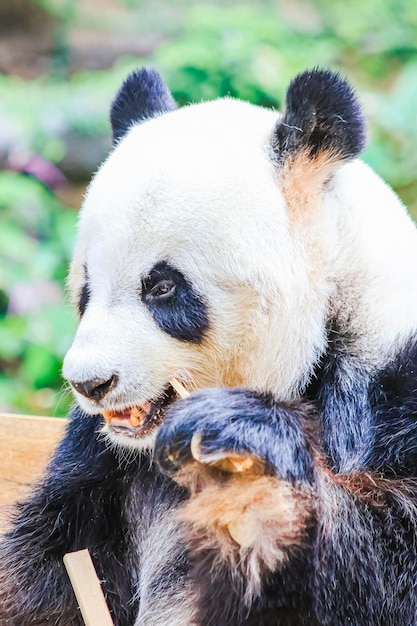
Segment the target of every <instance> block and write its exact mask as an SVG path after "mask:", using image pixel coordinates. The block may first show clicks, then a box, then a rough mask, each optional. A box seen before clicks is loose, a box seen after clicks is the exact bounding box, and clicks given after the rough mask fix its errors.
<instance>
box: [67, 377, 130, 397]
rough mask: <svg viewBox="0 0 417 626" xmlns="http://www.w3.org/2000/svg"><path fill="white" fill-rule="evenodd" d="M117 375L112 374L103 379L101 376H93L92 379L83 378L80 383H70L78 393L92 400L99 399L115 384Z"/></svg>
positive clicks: (117, 378)
mask: <svg viewBox="0 0 417 626" xmlns="http://www.w3.org/2000/svg"><path fill="white" fill-rule="evenodd" d="M118 380H119V377H118V376H117V374H113V376H111V378H109V379H108V380H104V379H103V378H93V380H85V381H83V382H80V383H75V382H73V381H70V382H71V385H72V386H73V387H74V389H76V390H77V391H78V392H79V393H82V395H83V396H85V397H86V398H91V399H92V400H101V399H102V398H104V396H105V395H106V394H107V393H109V391H110V389H113V387H115V386H116V385H117V382H118Z"/></svg>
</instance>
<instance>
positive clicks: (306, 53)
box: [0, 0, 417, 414]
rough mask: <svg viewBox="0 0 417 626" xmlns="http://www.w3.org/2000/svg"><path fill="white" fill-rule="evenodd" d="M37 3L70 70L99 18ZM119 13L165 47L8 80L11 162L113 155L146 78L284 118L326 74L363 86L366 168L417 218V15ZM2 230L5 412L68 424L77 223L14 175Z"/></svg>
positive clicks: (380, 1) (143, 6) (358, 1)
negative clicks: (86, 67) (121, 105)
mask: <svg viewBox="0 0 417 626" xmlns="http://www.w3.org/2000/svg"><path fill="white" fill-rule="evenodd" d="M33 1H37V2H38V3H39V4H41V5H42V6H43V7H44V8H46V9H47V10H48V11H50V12H51V13H52V14H53V15H54V16H55V17H56V18H57V20H58V30H57V41H58V40H59V46H58V47H57V55H58V56H59V55H60V56H59V63H61V65H62V64H65V63H68V64H69V62H70V59H69V56H68V54H67V53H68V50H69V47H68V41H67V40H68V36H69V34H70V33H71V29H72V28H74V27H75V26H74V25H76V24H77V23H78V24H80V23H81V24H82V20H83V19H85V20H87V21H88V20H89V21H88V24H89V25H90V26H91V15H89V16H88V18H87V17H84V18H83V15H84V14H83V11H84V10H85V5H84V3H80V2H78V3H77V2H73V1H72V0H33ZM119 2H120V4H119V6H120V8H121V9H122V10H123V12H124V13H122V14H121V15H122V17H123V15H127V16H128V18H127V21H125V22H123V20H122V17H120V18H118V21H117V27H118V28H121V29H122V30H123V29H125V31H126V32H132V30H134V29H137V30H138V33H139V34H140V33H147V32H149V31H152V30H154V31H156V32H157V34H158V35H161V41H160V43H159V44H158V45H157V46H156V48H155V49H154V51H153V52H152V53H151V54H150V56H149V57H148V58H147V59H145V60H143V59H132V58H123V57H121V58H119V60H118V61H117V62H116V63H115V65H114V66H113V67H112V68H110V69H109V70H106V71H94V72H93V71H89V72H87V71H79V72H76V73H74V74H72V75H70V74H69V65H68V67H66V68H63V69H65V71H63V72H61V73H60V72H52V73H51V75H50V76H45V77H41V78H39V79H37V80H34V81H31V82H28V81H22V80H20V79H18V78H16V77H12V76H8V77H5V76H0V121H2V122H3V124H2V126H3V128H4V129H6V131H5V134H4V136H5V137H6V139H7V137H9V142H10V144H11V147H12V149H13V150H16V149H17V150H19V151H25V150H27V151H30V152H34V153H37V154H40V155H42V156H43V157H44V158H45V159H48V160H50V161H52V162H54V163H56V164H58V166H60V164H61V163H62V162H63V160H64V159H65V158H66V157H67V156H68V153H69V151H70V149H71V148H70V146H69V143H68V136H72V135H74V134H75V135H76V136H78V137H85V138H87V139H88V138H89V137H92V138H93V139H94V142H95V143H96V144H97V145H98V143H99V141H98V140H99V138H101V139H103V138H105V140H106V141H107V145H109V124H108V108H109V103H110V102H111V99H112V97H113V95H114V93H115V92H116V90H117V88H118V86H119V85H120V83H121V81H122V80H123V78H124V76H125V75H126V74H127V73H128V72H129V71H130V70H131V69H133V68H134V67H136V66H138V65H142V64H147V65H153V66H155V67H157V68H158V69H159V70H160V71H161V72H162V74H163V75H164V77H165V79H166V81H167V82H168V84H169V85H170V86H171V87H172V88H173V93H174V96H175V97H176V99H177V100H178V102H179V103H180V104H185V103H188V102H191V101H200V100H205V99H210V98H215V97H218V96H224V95H230V96H233V97H239V98H243V99H246V100H249V101H251V102H253V103H255V104H260V105H263V106H267V107H277V108H281V107H282V106H283V104H284V103H283V97H284V95H285V89H286V87H287V85H288V82H289V81H290V79H291V78H292V77H293V76H294V75H295V74H296V73H297V72H299V71H302V70H303V69H305V68H306V67H313V66H322V67H329V68H333V69H336V70H340V71H341V72H342V73H343V74H344V75H346V76H348V78H349V79H350V80H351V81H352V82H353V84H354V85H355V86H356V87H357V90H358V93H359V95H360V98H361V100H362V103H363V106H364V109H365V112H366V115H367V117H368V119H369V125H370V132H369V135H370V137H369V144H368V148H367V150H366V152H365V154H364V158H365V160H367V161H368V162H369V163H370V164H371V165H372V166H373V167H374V168H375V169H376V171H377V172H379V173H380V174H381V175H382V176H383V177H384V178H385V179H386V180H387V181H388V182H389V183H390V184H391V185H392V186H393V187H394V188H395V189H396V190H397V192H398V193H399V194H400V195H401V197H402V198H403V199H404V201H405V202H406V204H407V205H408V206H409V207H410V209H411V212H412V214H413V215H414V216H415V217H417V177H416V174H415V173H416V171H417V151H416V149H415V146H416V145H417V123H416V122H417V113H416V112H417V3H416V2H411V1H410V0H366V2H364V0H350V2H349V3H348V4H346V3H345V2H341V1H340V0H335V1H334V0H295V1H294V0H263V1H259V2H253V1H252V0H246V1H244V0H242V1H240V2H234V1H232V0H218V1H217V2H216V1H214V0H213V1H212V2H209V1H200V2H193V3H192V2H189V1H188V0H173V1H172V2H170V3H167V2H166V1H165V2H164V1H163V0H152V1H151V0H119ZM97 20H98V22H99V23H100V24H101V27H102V28H103V33H104V31H106V29H107V31H108V30H109V29H111V28H112V24H111V23H109V24H108V23H105V17H104V15H97ZM86 23H87V22H86ZM138 36H140V35H138ZM103 37H104V38H105V35H103ZM103 45H105V44H103ZM65 50H66V51H67V52H66V53H65V54H64V53H63V52H62V51H65ZM63 76H66V79H65V80H64V79H63ZM3 141H4V139H3ZM94 142H93V143H94ZM0 152H1V142H0ZM104 156H105V155H104V154H102V155H101V157H100V158H102V157H104ZM82 157H83V154H80V159H81V158H82ZM96 165H98V163H97V164H95V165H94V167H95V166H96ZM0 218H1V221H2V227H1V229H0V346H1V348H0V405H1V406H2V407H3V408H7V407H9V408H14V409H17V410H20V411H29V412H38V413H42V412H46V413H50V414H63V413H65V410H66V408H67V406H68V401H69V400H68V396H64V397H62V398H61V395H62V394H61V392H60V391H59V390H60V386H61V378H60V373H59V372H60V363H61V360H62V356H63V354H64V353H65V349H66V348H67V346H68V345H69V343H70V338H71V335H72V333H73V329H74V324H75V320H74V317H73V316H72V314H71V312H70V311H69V309H68V306H67V304H65V301H64V296H63V286H62V285H63V281H64V276H65V273H66V266H67V262H68V259H69V257H70V249H71V245H72V238H73V234H74V221H75V215H74V212H73V211H71V210H69V209H67V208H65V207H63V206H61V205H60V204H59V202H58V201H57V200H56V199H55V198H54V196H53V194H51V193H50V192H48V191H47V190H46V189H45V188H44V187H42V186H41V185H40V184H39V183H37V182H35V181H34V180H31V179H28V178H25V177H24V176H23V175H22V174H17V173H14V174H13V173H10V172H9V173H2V174H0ZM22 285H23V287H25V286H26V288H27V289H28V285H35V286H38V287H39V294H38V295H39V298H36V297H33V294H32V295H30V294H29V292H28V294H29V295H28V308H27V310H24V307H23V309H22V310H21V311H20V313H17V312H16V311H14V309H13V306H12V305H13V301H14V299H16V292H19V289H20V290H21V287H22ZM48 285H49V287H51V286H52V287H54V288H55V292H54V293H55V296H56V297H55V299H54V297H52V296H51V294H50V291H51V290H49V291H48V289H47V286H48ZM16 290H17V291H16ZM23 292H24V289H23ZM52 292H53V290H52ZM48 294H49V295H48ZM57 294H58V295H57ZM48 298H49V300H48ZM60 394H61V395H60Z"/></svg>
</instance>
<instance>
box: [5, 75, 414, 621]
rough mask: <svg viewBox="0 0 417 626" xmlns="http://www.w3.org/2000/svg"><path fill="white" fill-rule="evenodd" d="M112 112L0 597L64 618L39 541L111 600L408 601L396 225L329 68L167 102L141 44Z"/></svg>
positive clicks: (397, 206) (187, 611)
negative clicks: (63, 410)
mask: <svg viewBox="0 0 417 626" xmlns="http://www.w3.org/2000/svg"><path fill="white" fill-rule="evenodd" d="M111 123H112V130H113V140H114V148H113V150H112V152H111V154H110V155H109V157H108V158H107V160H106V161H105V163H104V164H103V165H102V166H101V168H100V169H99V171H98V172H97V174H96V175H95V176H94V179H93V181H92V183H91V185H90V187H89V189H88V192H87V195H86V198H85V202H84V205H83V207H82V211H81V214H80V219H79V225H78V237H77V242H76V247H75V253H74V259H73V262H72V266H71V270H70V277H69V287H70V293H71V296H72V299H73V302H74V304H75V307H76V308H77V309H78V314H79V318H80V319H79V326H78V330H77V332H76V335H75V339H74V342H73V345H72V347H71V348H70V350H69V351H68V354H67V355H66V358H65V361H64V366H63V371H64V375H65V377H66V378H67V379H68V381H69V382H70V383H71V385H72V388H73V390H74V394H75V399H76V402H77V408H75V409H74V412H73V415H72V419H71V421H70V423H69V426H68V431H67V433H66V436H65V438H64V439H63V441H62V443H61V444H60V445H59V447H58V449H57V451H56V454H55V456H54V458H53V460H52V461H51V463H50V466H49V468H48V470H47V472H46V475H45V477H44V478H43V480H42V481H41V482H40V484H38V485H37V486H36V487H35V489H34V491H33V493H32V494H31V496H30V497H29V498H28V499H27V500H26V501H25V502H23V503H21V504H20V505H19V508H18V511H17V512H16V514H15V517H14V521H13V525H12V527H11V530H10V531H9V532H8V533H7V535H6V536H5V537H4V539H3V542H2V546H1V554H0V568H1V585H0V623H1V624H2V626H5V625H8V626H26V625H29V624H30V625H36V626H46V625H52V624H56V625H59V626H76V625H78V626H79V625H81V624H82V619H81V615H80V613H79V610H78V608H77V603H76V600H75V598H74V596H73V593H72V589H71V586H70V584H69V581H68V579H67V576H66V573H65V570H64V568H63V564H62V557H63V555H64V554H65V553H66V552H70V551H73V550H77V549H83V548H88V549H89V551H90V553H91V555H92V558H93V560H94V563H95V566H96V569H97V571H98V574H99V577H100V579H101V581H102V586H103V590H104V592H105V596H106V600H107V602H108V605H109V607H110V610H111V613H112V617H113V621H114V624H115V625H116V626H165V625H168V624H169V625H170V626H191V625H195V626H223V625H228V626H244V625H245V626H250V625H256V626H284V625H285V626H291V625H293V626H314V625H320V626H347V625H348V624H349V625H351V626H354V625H356V626H412V625H414V624H417V593H416V581H417V553H416V550H417V532H416V526H417V483H416V467H417V381H416V373H415V372H416V366H417V351H416V329H417V280H416V277H415V274H416V268H417V234H416V229H415V227H414V225H413V223H412V221H411V220H410V218H409V217H408V215H407V214H406V211H405V209H404V207H403V206H402V204H401V202H400V201H399V200H398V198H397V197H396V196H395V194H394V193H393V192H392V191H391V190H390V188H389V187H388V186H387V185H386V184H385V183H384V182H383V181H382V180H381V179H380V178H379V177H378V176H377V175H376V174H375V173H374V172H373V171H372V170H371V169H370V168H369V167H367V166H366V165H365V164H364V163H363V162H361V161H360V160H358V158H357V157H358V155H359V154H360V152H361V150H362V148H363V146H364V143H365V123H364V119H363V114H362V112H361V108H360V106H359V104H358V101H357V98H356V96H355V94H354V92H353V90H352V88H351V87H350V85H349V84H348V83H347V82H346V81H345V80H344V79H343V78H342V77H340V76H339V75H338V74H335V73H332V72H329V71H326V70H320V69H314V70H311V71H306V72H303V73H302V74H300V75H298V76H296V77H295V78H294V79H293V81H292V82H291V84H290V85H289V88H288V91H287V95H286V104H285V110H284V112H283V113H282V114H280V113H277V112H275V111H273V110H266V109H262V108H259V107H256V106H252V105H250V104H248V103H246V102H241V101H237V100H233V99H231V98H225V99H220V100H216V101H214V102H204V103H201V104H196V105H190V106H185V107H183V108H180V109H177V107H176V104H175V102H174V100H173V98H172V96H171V94H170V92H169V90H168V89H167V87H166V86H165V84H164V83H163V81H162V79H161V78H160V76H159V74H158V73H157V72H155V71H154V70H149V69H142V70H140V71H136V72H134V73H132V74H131V75H130V76H129V77H128V78H127V80H126V81H125V83H124V84H123V85H122V87H121V89H120V91H119V92H118V94H117V96H116V98H115V100H114V102H113V104H112V108H111ZM173 379H174V380H175V381H177V383H178V382H179V383H181V384H182V385H183V387H184V388H185V389H186V390H187V391H188V392H189V393H190V395H189V397H188V398H186V399H181V398H179V397H178V394H177V393H176V391H175V384H173V383H172V382H170V381H173ZM103 416H104V417H103ZM97 626H99V625H97Z"/></svg>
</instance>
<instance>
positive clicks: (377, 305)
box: [64, 100, 417, 447]
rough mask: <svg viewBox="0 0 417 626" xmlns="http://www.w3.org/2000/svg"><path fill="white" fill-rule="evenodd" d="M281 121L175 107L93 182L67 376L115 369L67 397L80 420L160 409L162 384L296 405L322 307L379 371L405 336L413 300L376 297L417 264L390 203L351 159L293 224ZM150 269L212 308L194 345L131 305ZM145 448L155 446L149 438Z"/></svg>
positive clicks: (315, 353) (321, 341)
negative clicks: (156, 402)
mask: <svg viewBox="0 0 417 626" xmlns="http://www.w3.org/2000/svg"><path fill="white" fill-rule="evenodd" d="M277 119H278V116H277V114H275V113H273V112H270V111H266V110H263V109H260V108H257V107H253V106H251V105H248V104H246V103H242V102H238V101H233V100H219V101H215V102H212V103H206V104H201V105H195V106H191V107H185V108H183V109H181V110H179V111H175V112H173V113H169V114H166V115H164V116H162V117H160V118H158V119H154V120H151V121H149V122H146V123H144V124H142V125H139V126H136V127H134V128H133V129H132V130H131V131H130V132H129V134H128V135H127V136H126V137H125V138H124V139H123V140H122V141H121V143H120V144H119V146H118V147H117V148H116V149H115V151H114V152H113V153H112V154H111V155H110V157H109V158H108V160H107V161H106V162H105V163H104V164H103V166H102V167H101V169H100V171H99V172H98V173H97V175H96V177H95V179H94V180H93V182H92V184H91V186H90V189H89V191H88V194H87V197H86V200H85V203H84V206H83V209H82V212H81V216H80V221H79V234H78V242H77V247H76V251H75V256H74V261H73V265H72V270H71V275H70V287H71V290H72V292H73V297H74V300H77V298H78V297H79V290H80V288H81V286H82V284H83V282H84V281H85V268H86V271H87V275H88V283H89V287H90V292H91V295H90V302H89V305H88V307H87V310H86V312H85V314H84V316H83V317H82V319H81V321H80V325H79V328H78V331H77V334H76V337H75V339H74V343H73V346H72V347H71V349H70V350H69V352H68V354H67V356H66V359H65V362H64V375H65V376H66V377H67V378H68V379H69V380H72V381H85V380H90V379H94V378H99V379H103V380H107V379H108V378H109V377H110V376H111V375H112V374H114V373H117V374H118V375H119V384H118V385H117V387H115V389H113V390H112V391H111V392H110V393H109V394H108V395H107V396H105V398H104V399H103V400H102V402H101V403H97V404H96V403H93V402H92V401H90V400H87V399H86V398H84V397H82V396H78V394H77V398H78V400H79V402H80V404H81V406H82V408H83V409H84V410H85V411H87V412H89V413H96V412H97V411H98V410H99V411H102V410H111V409H116V410H121V409H123V408H125V407H128V406H134V405H137V404H138V403H142V402H144V401H146V400H148V399H152V398H155V397H157V396H158V395H160V394H161V392H162V391H163V389H164V388H166V385H167V382H168V380H169V379H170V378H171V377H172V376H175V377H177V378H179V379H181V380H184V381H185V382H186V383H188V385H189V386H190V388H191V389H192V388H202V387H209V386H233V385H238V386H244V387H248V388H251V389H253V390H259V391H269V392H272V393H274V394H275V395H276V396H277V397H278V398H280V399H285V400H288V399H291V398H294V397H296V396H297V395H298V394H299V393H300V391H301V390H302V388H303V387H304V386H305V384H306V382H307V381H308V378H309V376H310V375H311V372H312V369H313V367H314V364H315V363H316V361H317V359H318V358H319V356H320V354H321V353H322V352H323V350H324V349H325V342H326V338H325V326H326V321H327V319H328V317H329V316H330V315H332V314H333V312H334V311H333V310H332V307H334V305H333V304H332V302H337V303H338V304H339V305H341V306H343V307H345V308H346V311H347V312H348V311H349V309H350V310H352V311H353V310H354V311H355V316H354V317H355V319H356V320H357V323H358V325H359V326H360V334H361V335H363V334H365V336H366V337H367V336H368V335H369V334H372V337H373V339H372V341H371V342H369V341H368V339H366V340H365V342H364V343H366V346H365V345H363V346H361V347H360V346H359V347H358V350H360V351H361V352H363V353H364V354H365V353H366V358H372V359H375V360H376V361H377V360H378V358H379V357H378V356H377V355H379V354H381V349H382V347H383V346H386V347H388V346H389V345H390V344H392V342H395V341H397V340H398V336H399V335H401V333H402V332H403V331H404V330H405V329H406V330H407V331H408V329H409V327H410V325H412V324H414V325H415V321H416V317H417V313H416V311H417V306H416V305H417V295H416V293H414V291H415V290H410V289H403V290H402V291H401V290H400V291H401V293H396V294H395V295H396V297H395V298H392V293H390V294H389V297H388V296H387V297H386V296H385V293H386V292H388V291H389V290H391V291H392V290H396V292H397V291H398V285H399V283H401V282H402V283H404V285H406V284H407V281H408V282H409V281H410V273H411V271H413V272H414V267H415V266H416V261H417V252H414V250H417V246H416V245H415V243H416V242H415V239H416V235H415V231H414V230H413V229H412V228H410V224H409V222H408V220H407V218H406V217H405V216H403V215H402V207H401V206H400V204H399V202H398V200H397V199H396V198H395V197H394V196H393V195H391V192H390V191H389V190H388V189H387V188H386V187H385V185H384V184H383V183H382V181H380V179H379V178H378V177H376V176H375V175H374V174H373V173H372V172H371V171H370V170H369V169H368V168H366V166H364V165H363V164H361V163H359V162H354V163H352V164H349V165H343V166H342V167H341V168H340V170H339V172H337V173H336V174H335V175H334V177H333V179H332V181H331V183H330V184H329V185H328V187H327V190H325V191H323V192H322V194H321V195H320V196H317V193H316V192H315V193H314V194H313V193H312V194H311V206H310V207H308V209H309V210H308V211H307V212H306V211H305V210H304V212H303V214H302V215H300V214H298V213H297V211H295V210H294V208H293V207H291V206H287V205H286V202H287V200H286V198H287V195H285V194H283V193H282V191H281V188H280V178H279V171H278V167H277V166H276V165H275V164H273V162H272V159H271V157H270V143H269V141H270V135H271V133H272V130H273V128H274V125H275V124H276V121H277ZM290 180H291V179H290ZM287 184H288V183H287ZM303 193H304V196H305V197H307V204H308V203H309V202H310V200H309V196H308V189H307V190H303ZM395 232H397V233H398V237H399V239H398V242H399V243H398V245H397V244H396V243H394V242H395V241H396V236H397V235H395ZM405 240H406V241H407V244H406V245H404V246H403V245H402V241H405ZM387 248H389V249H390V255H389V256H393V258H389V257H388V256H387ZM394 248H395V249H394ZM411 250H413V252H411ZM391 251H393V252H394V254H393V255H391ZM160 261H168V262H169V263H170V264H171V265H172V266H173V267H175V268H177V269H178V270H179V271H181V272H183V274H184V275H185V277H186V278H187V280H189V281H190V282H191V283H192V285H193V288H194V289H195V291H196V292H197V293H198V294H199V295H200V296H201V297H202V298H203V299H204V301H205V302H206V303H207V306H208V316H209V324H210V328H209V330H208V332H207V335H206V337H205V339H204V340H203V341H202V342H201V344H192V343H185V342H182V341H179V340H177V339H174V338H172V337H170V336H169V335H168V334H166V333H165V332H163V331H162V330H161V329H160V328H159V327H158V326H157V324H156V322H155V321H154V319H153V317H152V315H151V314H150V312H149V311H148V310H147V308H146V306H145V305H144V304H143V303H142V301H141V297H140V288H141V280H142V279H143V278H144V277H146V275H147V274H148V273H149V271H150V270H151V269H152V267H153V266H154V265H155V264H156V263H158V262H160ZM401 272H403V274H404V279H403V281H401V280H400V281H399V280H398V277H399V273H401ZM368 353H372V354H368ZM124 443H126V444H130V443H131V442H130V441H129V442H128V441H126V442H124ZM140 445H141V446H142V445H143V446H144V447H152V445H153V437H151V438H149V441H146V442H142V443H141V444H140Z"/></svg>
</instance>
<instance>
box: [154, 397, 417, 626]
mask: <svg viewBox="0 0 417 626" xmlns="http://www.w3.org/2000/svg"><path fill="white" fill-rule="evenodd" d="M332 406H333V409H336V405H335V402H334V399H333V400H332ZM342 408H343V407H341V406H339V409H340V410H342ZM349 410H353V408H352V407H350V409H349ZM315 424H317V422H316V420H315V418H314V412H313V411H312V407H311V405H308V404H307V403H304V402H301V403H299V404H292V405H291V404H289V405H283V404H278V403H276V402H275V401H274V399H273V398H272V397H269V396H266V395H260V394H256V393H252V392H248V391H244V390H241V389H222V390H207V391H204V392H198V393H196V394H192V396H191V397H190V398H188V399H187V400H185V401H182V402H180V403H176V405H174V406H173V407H172V409H171V415H170V417H169V419H168V420H167V421H166V423H165V424H164V425H163V427H162V429H161V431H160V433H159V436H158V440H157V458H158V460H159V463H160V466H161V468H162V469H163V471H164V472H165V473H168V474H170V475H171V476H172V477H173V478H174V479H175V480H176V481H177V482H179V483H180V484H182V485H186V486H187V487H188V489H189V491H190V494H191V497H190V500H189V502H188V503H187V504H186V506H185V507H184V509H183V513H182V518H183V520H184V522H185V523H186V524H187V527H188V530H189V537H190V543H191V552H192V556H191V560H192V563H193V564H194V568H195V576H196V579H197V581H200V584H201V589H202V591H201V600H200V618H201V621H202V622H203V623H204V624H208V625H211V624H213V625H214V624H218V623H228V624H236V625H238V624H251V623H254V624H255V623H257V624H259V623H263V622H262V621H261V622H259V619H265V620H266V621H265V624H268V623H269V622H268V621H267V618H266V617H265V615H268V614H269V612H271V615H274V616H275V617H274V620H277V621H273V622H271V623H274V624H275V623H276V624H281V623H282V624H292V623H294V624H297V625H301V624H332V626H334V625H340V626H341V625H342V624H346V623H351V624H358V626H359V625H360V624H361V625H362V624H365V623H366V624H369V625H372V624H373V625H375V626H377V625H380V624H381V623H392V624H394V623H395V624H409V623H410V624H411V623H414V622H415V618H416V615H417V606H416V598H415V597H414V596H413V595H412V593H413V592H412V590H413V585H414V582H413V581H414V580H415V577H416V575H417V555H416V550H415V545H416V538H417V535H416V530H415V522H416V519H417V510H416V502H417V489H416V485H415V483H414V482H413V481H412V480H406V479H387V478H384V477H383V476H381V475H380V474H376V473H372V472H370V471H369V472H368V471H367V470H364V469H362V470H359V469H358V470H357V471H354V470H353V469H352V471H351V472H348V473H345V474H336V473H334V472H333V471H332V470H331V469H330V468H329V466H328V464H327V462H326V461H325V457H324V455H323V454H322V453H321V451H320V443H319V442H318V440H319V439H320V436H318V435H317V433H315V430H316V429H315ZM358 458H359V457H358ZM230 459H231V463H232V465H227V463H228V462H229V461H230ZM245 459H250V463H249V464H246V465H245ZM239 462H240V468H241V471H239V469H236V468H239ZM233 465H234V469H233ZM207 581H210V584H208V582H207ZM213 589H214V590H215V592H213ZM205 590H207V591H205ZM398 594H399V595H400V596H401V597H404V598H407V600H406V601H404V602H402V601H401V602H400V601H398V597H399V596H398ZM213 598H214V599H213ZM230 615H233V616H236V617H234V618H233V619H236V622H233V621H230V619H231V618H230ZM260 616H263V617H260ZM251 620H253V622H252V621H251ZM279 620H281V621H279ZM384 620H387V621H384ZM389 620H391V621H389Z"/></svg>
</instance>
